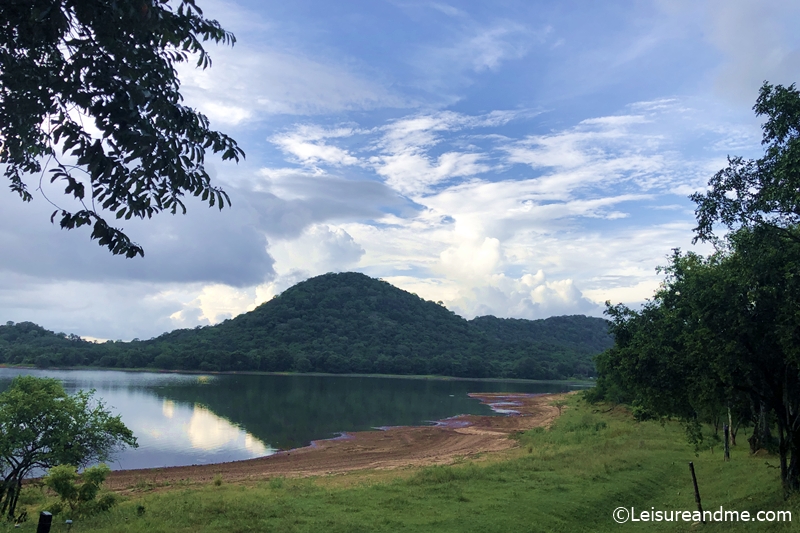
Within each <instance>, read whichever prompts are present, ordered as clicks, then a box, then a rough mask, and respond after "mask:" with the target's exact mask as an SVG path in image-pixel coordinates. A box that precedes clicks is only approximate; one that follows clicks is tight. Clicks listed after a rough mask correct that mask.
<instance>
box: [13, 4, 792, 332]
mask: <svg viewBox="0 0 800 533" xmlns="http://www.w3.org/2000/svg"><path fill="white" fill-rule="evenodd" d="M198 3H199V5H200V6H201V7H202V8H203V9H204V11H205V14H206V15H207V16H208V17H210V18H215V19H217V20H219V21H220V23H221V24H222V25H223V27H225V28H226V29H229V30H231V31H233V32H234V33H235V34H236V37H237V39H238V41H237V43H236V45H235V46H234V47H233V48H223V47H216V46H211V47H209V51H210V53H211V56H212V59H213V66H212V68H210V69H208V70H205V71H199V70H195V69H193V68H192V67H191V66H189V65H183V66H181V67H180V69H179V73H180V76H181V79H182V82H183V85H182V88H183V93H184V95H185V96H186V102H187V103H188V104H189V105H192V106H194V107H196V108H198V109H199V110H200V111H202V112H203V113H205V114H207V115H208V116H209V118H210V119H211V121H212V125H213V126H214V127H215V128H217V129H220V130H222V131H224V132H226V133H228V134H230V135H232V136H233V137H234V138H236V139H237V141H238V142H239V144H240V146H241V147H242V148H243V149H244V150H245V152H246V153H247V159H246V161H244V162H242V163H240V164H239V165H235V164H232V163H222V162H220V161H213V160H212V162H211V164H210V167H211V169H212V174H213V175H214V176H215V179H216V180H217V181H218V183H219V184H220V185H222V186H224V187H225V188H226V190H227V191H228V192H229V194H230V196H231V198H232V200H233V207H232V208H231V209H226V210H224V211H222V212H219V211H217V210H216V209H213V210H210V209H208V208H206V207H204V206H203V205H201V204H199V203H192V202H190V204H189V213H188V214H187V215H186V216H177V217H173V216H171V215H160V216H158V217H156V218H154V219H152V220H150V221H146V222H134V223H130V224H129V225H126V226H125V229H126V230H127V231H128V232H129V235H131V236H132V238H133V239H134V240H135V241H137V242H139V243H140V244H141V245H143V246H144V248H145V252H146V255H145V258H144V259H136V260H125V259H122V258H118V257H111V256H110V255H109V254H108V253H107V252H105V251H104V250H103V249H100V248H99V247H98V246H97V245H96V244H94V243H92V242H90V241H89V239H88V234H87V233H86V232H83V231H80V230H75V231H72V232H68V233H67V232H63V231H60V230H59V229H58V228H57V227H54V226H51V225H50V223H49V214H50V209H49V208H48V205H47V204H46V202H45V201H44V199H43V198H35V199H34V202H33V203H32V204H29V205H26V204H22V203H20V202H19V201H18V200H17V199H16V198H14V197H13V196H11V195H9V194H6V195H2V196H0V246H2V249H3V250H5V253H3V254H2V257H0V273H2V276H0V310H2V313H0V315H2V316H0V318H2V319H3V320H13V321H16V322H19V321H23V320H31V321H34V322H37V323H40V324H42V325H44V326H45V327H47V328H48V329H53V330H56V331H65V332H74V333H77V334H79V335H81V336H86V337H94V338H100V339H107V338H111V339H130V338H134V337H139V338H149V337H152V336H155V335H158V334H160V333H162V332H163V331H167V330H170V329H174V328H176V327H194V326H196V325H200V324H209V323H216V322H219V321H220V320H223V319H225V318H228V317H231V316H235V315H237V314H239V313H241V312H244V311H247V310H249V309H252V308H253V307H254V306H256V305H258V304H259V303H261V302H264V301H266V300H268V299H269V298H271V297H272V296H273V295H275V294H278V293H280V292H281V291H283V290H285V289H286V288H288V287H289V286H291V285H293V284H294V283H297V282H299V281H302V280H303V279H307V278H308V277H310V276H314V275H318V274H322V273H325V272H336V271H352V270H354V271H360V272H364V273H366V274H368V275H370V276H373V277H380V278H383V279H385V280H387V281H389V282H391V283H393V284H395V285H397V286H398V287H401V288H403V289H406V290H409V291H412V292H416V293H417V294H419V295H420V296H422V297H424V298H427V299H430V300H442V301H444V303H445V304H446V305H447V306H448V307H449V308H450V309H452V310H454V311H456V312H457V313H459V314H461V315H462V316H465V317H467V318H471V317H473V316H477V315H483V314H494V315H496V316H502V317H517V318H543V317H547V316H552V315H561V314H576V313H584V314H592V315H598V316H599V315H601V314H602V311H603V302H604V301H605V300H612V301H613V302H615V303H616V302H624V303H627V304H631V305H636V304H638V303H640V302H642V301H643V300H644V299H645V298H647V297H649V296H650V295H651V294H652V292H653V290H654V289H655V288H656V287H657V285H658V282H659V276H658V275H657V274H656V272H655V268H656V266H658V265H659V264H663V263H664V262H665V258H666V256H667V255H668V254H669V253H670V250H671V249H672V248H675V247H680V248H683V249H688V248H692V246H691V240H692V236H693V234H692V228H693V226H694V215H693V205H692V204H691V202H690V201H689V200H688V199H687V196H688V195H689V194H691V193H692V192H693V191H697V190H702V189H703V187H704V186H705V184H706V183H707V181H708V179H709V178H710V177H711V176H712V175H713V174H714V173H715V172H716V171H717V170H719V169H720V168H722V167H723V166H724V165H725V161H726V159H725V158H726V156H727V155H729V154H730V155H743V156H747V157H755V156H758V154H759V152H760V149H761V148H760V128H759V120H758V119H757V117H755V116H754V115H753V113H752V111H751V107H752V105H753V103H754V102H755V98H756V96H757V92H758V88H759V87H760V85H761V83H762V82H763V81H764V80H769V81H770V82H771V83H781V84H790V83H793V82H795V81H797V78H798V72H800V35H799V34H798V33H797V32H796V22H797V21H798V20H800V18H799V17H800V4H798V3H797V2H790V1H775V0H761V1H758V2H756V1H737V0H729V1H717V0H713V1H683V0H675V1H666V0H665V1H651V2H635V1H626V2H614V1H604V2H589V1H572V2H568V1H559V2H554V1H549V2H540V1H531V0H528V1H492V2H467V1H460V2H451V3H448V2H427V1H381V0H369V1H360V2H357V1H341V2H322V1H318V0H300V1H294V2H273V1H255V0H253V1H241V2H222V1H218V0H213V1H209V0H199V1H198ZM54 193H55V191H54ZM697 249H698V250H700V251H701V252H704V251H707V248H705V247H703V246H698V247H697Z"/></svg>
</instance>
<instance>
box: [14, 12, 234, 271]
mask: <svg viewBox="0 0 800 533" xmlns="http://www.w3.org/2000/svg"><path fill="white" fill-rule="evenodd" d="M209 40H210V41H213V42H216V43H224V44H233V43H234V41H235V39H234V36H233V35H232V34H231V33H228V32H226V31H225V30H223V29H222V28H221V27H220V25H219V23H218V22H217V21H215V20H207V19H205V18H203V14H202V11H201V10H200V8H199V7H198V6H197V5H195V2H194V0H178V1H177V2H171V1H169V0H130V1H124V2H117V1H115V0H4V1H3V2H0V163H2V164H4V166H5V170H4V173H5V176H6V177H7V178H8V179H9V180H10V182H11V183H10V187H11V190H12V191H14V192H16V193H17V194H19V196H20V197H21V198H22V199H23V200H25V201H30V200H31V199H32V195H31V192H30V183H29V180H31V179H34V180H35V179H37V177H36V176H37V175H38V176H39V177H38V181H39V184H38V185H36V187H37V188H38V189H41V181H42V179H43V178H44V174H45V173H46V174H48V176H49V181H50V182H54V181H59V182H61V183H63V184H64V187H65V188H64V194H65V195H67V196H71V197H73V198H74V199H75V200H77V204H76V205H77V206H78V207H77V209H76V210H73V209H71V208H68V207H66V206H64V207H58V205H57V204H58V203H59V202H56V201H51V203H53V204H54V205H56V207H57V209H56V211H55V212H54V213H53V216H52V219H53V220H54V219H55V218H56V217H57V216H58V217H60V225H61V227H62V228H66V229H72V228H76V227H80V226H84V225H91V226H92V234H91V238H92V239H97V240H98V242H99V244H100V245H101V246H106V247H108V249H109V250H110V251H111V252H112V253H114V254H123V255H125V256H127V257H134V256H136V255H144V252H143V250H142V248H141V247H140V246H139V245H137V244H135V243H133V242H132V241H131V240H130V239H129V238H128V236H127V235H125V234H124V233H123V232H122V231H121V230H119V229H117V228H114V227H112V226H111V225H110V224H109V223H108V222H107V221H106V220H105V218H103V212H108V213H111V214H113V215H114V216H115V218H116V219H123V218H124V219H125V220H129V219H130V218H131V217H138V218H145V217H147V218H150V217H152V216H153V215H154V214H156V213H158V212H160V211H162V210H167V211H169V212H171V213H173V214H174V213H176V212H178V211H179V210H180V211H182V212H184V213H185V211H186V206H185V203H184V200H183V197H184V195H185V194H191V195H194V196H199V197H201V198H202V200H203V201H206V202H208V204H209V205H210V206H214V205H217V206H219V208H220V209H221V208H222V207H223V206H224V205H225V203H228V204H229V203H230V200H229V199H228V196H227V195H226V194H225V192H224V191H223V190H222V189H219V188H218V187H215V186H213V185H212V184H211V179H210V177H209V174H208V172H207V171H206V169H205V151H206V150H207V149H210V150H212V151H213V152H215V153H220V154H221V156H222V159H223V160H227V159H233V160H236V161H238V160H239V158H240V157H243V156H244V153H243V152H242V150H241V149H240V148H239V147H238V146H237V144H236V142H235V141H234V140H233V139H231V138H230V137H228V136H226V135H224V134H222V133H219V132H216V131H213V130H211V129H210V126H209V121H208V119H207V118H206V117H205V116H204V115H202V114H200V113H198V112H196V111H195V110H193V109H191V108H189V107H187V106H185V105H183V104H182V99H183V98H182V96H181V94H180V92H179V88H180V81H179V80H178V77H177V72H176V70H175V67H176V65H177V64H178V63H182V62H186V61H188V60H189V59H190V58H194V57H196V59H197V66H199V67H202V68H206V67H208V66H209V65H210V64H211V60H210V57H209V55H208V54H207V52H206V51H205V50H204V48H203V46H202V42H203V41H209Z"/></svg>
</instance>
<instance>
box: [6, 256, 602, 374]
mask: <svg viewBox="0 0 800 533" xmlns="http://www.w3.org/2000/svg"><path fill="white" fill-rule="evenodd" d="M612 344H613V341H612V338H611V337H610V336H609V334H608V322H607V321H606V320H603V319H600V318H592V317H586V316H562V317H552V318H548V319H545V320H518V319H501V318H496V317H493V316H484V317H478V318H475V319H473V320H469V321H468V320H465V319H463V318H461V317H459V316H458V315H456V314H455V313H453V312H452V311H449V310H448V309H446V308H445V307H443V306H442V305H439V304H437V303H434V302H430V301H427V300H424V299H422V298H420V297H418V296H417V295H415V294H411V293H408V292H406V291H403V290H401V289H398V288H396V287H394V286H392V285H390V284H389V283H386V282H384V281H381V280H377V279H373V278H370V277H368V276H365V275H363V274H358V273H352V272H349V273H341V274H325V275H323V276H318V277H316V278H312V279H309V280H307V281H304V282H302V283H299V284H297V285H295V286H294V287H291V288H290V289H287V290H286V291H285V292H283V294H281V295H279V296H277V297H275V298H273V299H272V300H271V301H269V302H266V303H264V304H262V305H260V306H259V307H257V308H256V309H254V310H253V311H251V312H248V313H244V314H242V315H240V316H238V317H236V318H233V319H230V320H226V321H224V322H222V323H221V324H217V325H215V326H206V327H197V328H194V329H182V330H176V331H172V332H170V333H165V334H163V335H161V336H159V337H157V338H154V339H150V340H146V341H138V340H134V341H132V342H112V341H108V342H106V343H102V344H97V343H92V342H87V341H84V340H82V339H81V338H80V337H78V336H75V335H66V334H64V333H58V334H56V333H53V332H51V331H48V330H46V329H44V328H42V327H40V326H37V325H36V324H33V323H30V322H22V323H18V324H14V323H12V322H9V323H7V324H6V325H5V326H0V364H2V363H5V364H29V365H36V366H39V367H50V366H98V367H106V368H160V369H169V370H201V371H248V370H249V371H273V372H274V371H277V372H281V371H295V372H330V373H337V374H341V373H377V374H417V375H426V374H434V375H442V376H458V377H513V378H525V379H566V378H587V377H592V376H594V374H595V370H594V364H593V362H592V358H593V356H594V355H596V354H598V353H600V352H602V351H603V350H605V349H607V348H609V347H610V346H611V345H612Z"/></svg>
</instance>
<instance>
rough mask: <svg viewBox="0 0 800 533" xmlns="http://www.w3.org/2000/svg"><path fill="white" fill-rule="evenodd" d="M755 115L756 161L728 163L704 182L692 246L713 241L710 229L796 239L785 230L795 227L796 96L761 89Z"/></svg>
mask: <svg viewBox="0 0 800 533" xmlns="http://www.w3.org/2000/svg"><path fill="white" fill-rule="evenodd" d="M753 110H754V111H755V113H756V115H758V116H766V122H764V124H763V126H762V129H763V138H762V141H761V142H762V144H763V145H764V146H765V153H764V156H763V157H761V158H759V159H755V160H753V159H744V158H742V157H729V158H728V166H727V167H726V168H724V169H722V170H720V171H719V172H717V173H716V174H715V175H714V177H713V178H711V180H710V181H709V183H708V185H709V190H708V191H707V192H705V193H695V194H693V195H692V196H691V199H692V200H693V201H694V202H695V203H697V209H696V212H695V214H696V215H697V224H698V225H697V227H696V228H695V232H696V233H697V236H696V238H695V240H697V239H701V240H711V239H713V238H714V225H715V224H719V223H721V224H723V225H724V226H725V227H727V228H728V229H736V228H739V227H743V228H754V227H770V228H773V229H774V230H776V231H778V232H779V233H783V234H784V236H786V237H790V238H796V236H793V235H794V234H793V233H789V232H787V230H786V228H789V227H792V226H796V225H797V224H800V91H798V90H797V88H796V87H795V85H794V84H792V85H790V86H789V87H783V86H781V85H775V86H773V85H770V84H769V83H766V82H765V83H764V85H763V86H762V87H761V90H760V92H759V96H758V99H757V100H756V105H755V106H754V107H753Z"/></svg>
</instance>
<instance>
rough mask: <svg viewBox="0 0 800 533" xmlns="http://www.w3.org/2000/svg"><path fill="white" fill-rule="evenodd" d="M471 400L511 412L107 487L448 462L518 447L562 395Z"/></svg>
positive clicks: (163, 471)
mask: <svg viewBox="0 0 800 533" xmlns="http://www.w3.org/2000/svg"><path fill="white" fill-rule="evenodd" d="M470 396H472V397H473V398H477V399H479V400H481V401H482V402H484V403H486V404H489V405H492V406H494V407H495V408H496V409H504V410H505V409H508V410H512V411H513V412H512V413H509V416H475V415H465V416H458V417H454V418H449V419H447V420H443V421H440V422H439V423H438V424H437V425H435V426H423V427H396V428H388V429H385V430H381V431H360V432H355V433H348V434H345V435H343V436H342V437H340V438H337V439H331V440H321V441H315V442H313V443H311V445H310V446H306V447H304V448H297V449H294V450H289V451H286V452H279V453H277V454H275V455H270V456H267V457H261V458H258V459H250V460H247V461H235V462H230V463H219V464H211V465H197V466H175V467H168V468H149V469H142V470H118V471H115V472H112V473H111V474H110V475H109V477H108V478H107V480H106V483H105V486H106V487H107V488H110V489H112V490H125V489H129V488H133V487H136V486H141V485H142V484H147V485H150V486H153V485H155V486H158V485H162V486H163V485H167V484H169V485H172V484H175V483H179V482H195V483H196V482H208V481H211V480H213V479H214V478H215V477H217V476H221V477H222V479H223V480H225V481H226V482H231V481H243V480H248V479H253V480H255V479H259V478H261V479H263V478H270V477H275V476H286V477H302V476H315V475H325V474H333V473H341V472H349V471H352V470H361V469H368V468H374V469H392V468H399V467H405V466H425V465H435V464H448V463H451V462H453V460H455V459H456V458H457V457H465V456H471V455H475V454H478V453H485V452H496V451H501V450H506V449H508V448H512V447H514V446H516V441H514V440H513V439H509V438H508V436H509V435H510V434H512V433H515V432H518V431H525V430H528V429H531V428H533V427H537V426H548V425H549V424H550V423H551V422H552V421H553V420H554V419H555V418H556V417H557V416H558V410H557V409H556V408H555V407H553V406H551V405H549V404H550V402H552V401H553V400H554V399H555V398H556V397H558V396H562V395H556V394H544V395H529V394H513V393H509V394H503V393H487V394H470ZM151 484H152V485H151Z"/></svg>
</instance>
